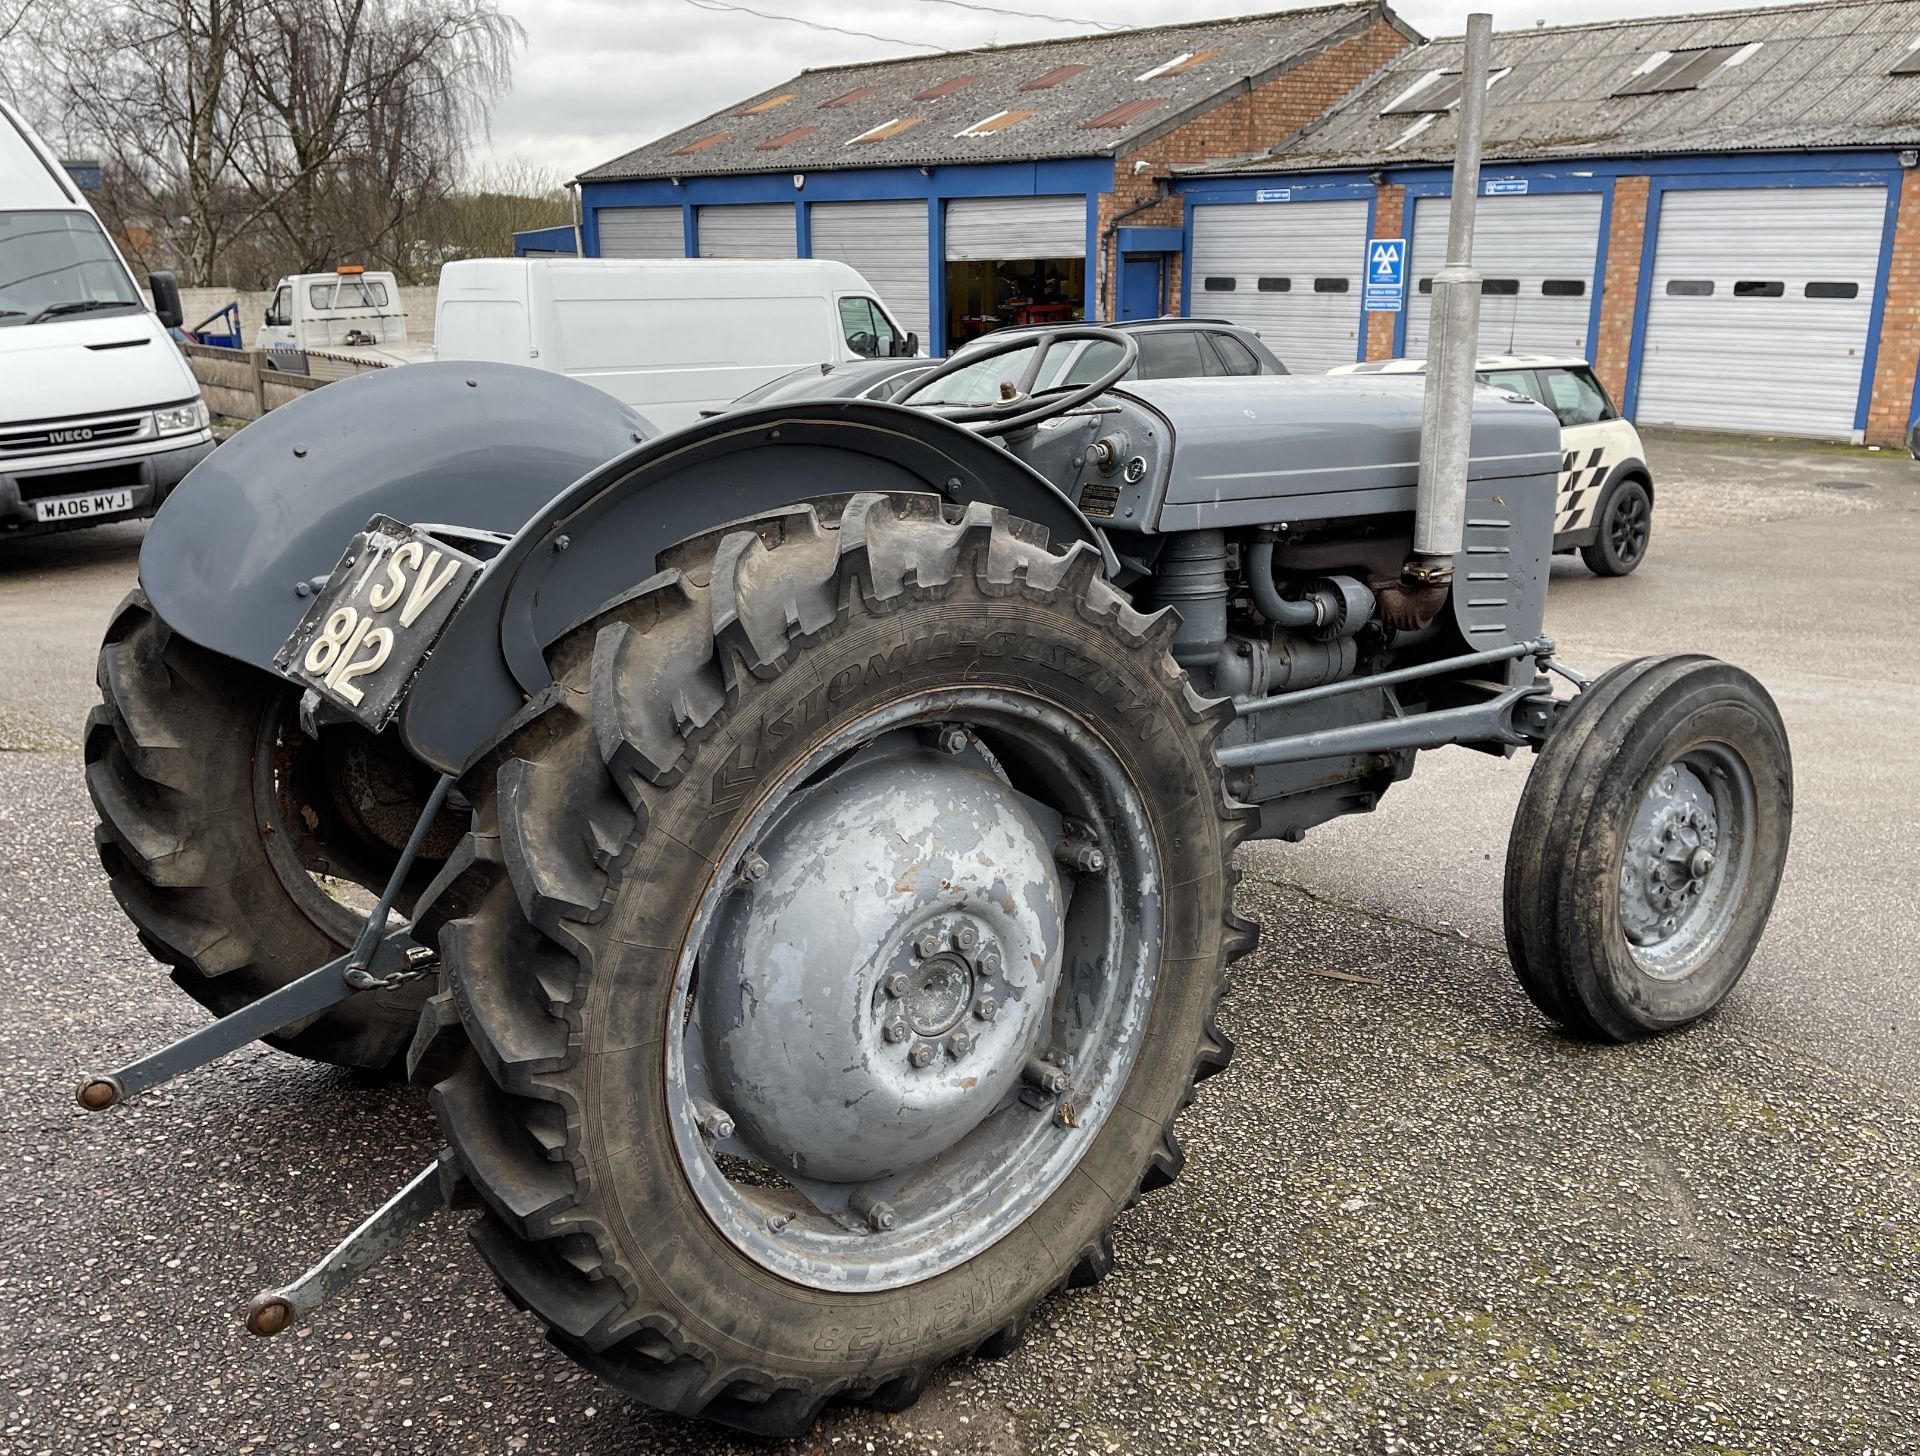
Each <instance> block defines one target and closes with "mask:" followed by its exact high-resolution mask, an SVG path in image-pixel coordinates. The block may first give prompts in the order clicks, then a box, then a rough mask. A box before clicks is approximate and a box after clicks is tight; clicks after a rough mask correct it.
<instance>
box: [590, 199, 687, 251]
mask: <svg viewBox="0 0 1920 1456" xmlns="http://www.w3.org/2000/svg"><path fill="white" fill-rule="evenodd" d="M594 216H595V219H596V221H598V223H599V225H600V256H601V257H603V258H684V257H686V256H687V228H686V221H685V219H684V218H683V217H682V216H681V212H680V209H679V208H677V207H603V208H600V209H599V210H598V211H597V212H596V213H595V214H594Z"/></svg>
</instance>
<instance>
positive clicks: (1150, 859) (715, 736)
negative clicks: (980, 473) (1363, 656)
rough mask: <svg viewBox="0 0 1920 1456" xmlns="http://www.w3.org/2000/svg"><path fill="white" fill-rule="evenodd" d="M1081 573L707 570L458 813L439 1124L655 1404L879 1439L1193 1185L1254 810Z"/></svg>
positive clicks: (935, 549)
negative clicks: (470, 869)
mask: <svg viewBox="0 0 1920 1456" xmlns="http://www.w3.org/2000/svg"><path fill="white" fill-rule="evenodd" d="M1099 564H1100V563H1099V556H1098V554H1097V553H1096V552H1094V551H1093V550H1092V549H1091V548H1090V547H1087V546H1079V547H1077V548H1075V549H1074V550H1071V551H1069V552H1067V553H1066V554H1064V555H1054V554H1052V553H1050V552H1049V551H1048V550H1047V549H1046V547H1045V545H1044V538H1043V537H1042V536H1041V535H1040V534H1039V533H1037V532H1036V531H1034V530H1033V529H1032V528H1030V527H1027V526H1025V525H1023V524H1021V523H1018V522H1015V521H1011V520H1009V519H1008V518H1007V517H1006V516H1005V514H1004V513H1001V512H997V511H991V510H989V509H987V508H986V507H984V506H976V507H972V508H969V509H968V510H967V511H966V512H965V513H964V516H962V515H959V514H957V513H953V512H951V511H947V510H943V507H942V504H941V502H940V501H939V499H938V498H937V497H931V496H855V497H853V498H852V500H851V501H850V503H848V504H847V505H846V506H845V509H844V512H843V513H842V514H840V515H839V517H838V519H837V521H836V520H835V519H834V518H833V516H832V515H831V514H829V513H828V510H827V507H826V506H825V505H823V506H822V507H821V508H820V509H818V510H816V509H815V508H813V507H811V506H801V507H798V508H795V509H792V510H790V511H785V512H781V513H778V514H776V515H774V516H770V517H765V518H760V519H756V520H754V521H751V522H747V523H743V524H742V525H739V526H735V527H732V528H728V529H726V530H724V531H722V532H716V533H714V535H712V536H711V537H708V538H704V539H701V540H696V541H693V542H689V543H686V544H685V545H683V546H681V547H679V548H676V551H675V553H673V557H672V567H671V569H669V570H667V571H665V572H663V573H662V574H660V575H658V576H656V577H654V578H652V579H651V580H649V581H648V582H646V583H644V584H642V585H641V586H640V587H639V588H637V589H636V590H634V591H633V592H631V593H629V594H628V595H627V596H626V597H624V598H623V599H621V600H619V601H618V602H616V603H614V604H612V605H610V606H609V607H608V608H607V609H606V610H604V611H603V612H602V613H600V614H599V616H598V617H596V618H594V619H592V620H590V621H589V622H587V623H586V624H585V625H583V626H582V627H580V628H579V629H577V630H576V631H575V632H573V633H572V634H571V635H569V636H568V637H566V638H563V639H562V640H561V641H560V642H559V643H558V644H556V646H555V648H554V649H553V651H552V653H551V656H550V666H551V667H552V670H553V672H554V676H555V683H554V686H553V687H552V688H551V689H550V690H549V691H548V692H547V693H545V694H544V695H542V696H541V697H539V698H537V699H536V700H535V701H534V702H533V703H531V704H530V705H529V706H528V708H527V709H526V711H525V712H523V713H522V715H521V716H520V718H519V719H518V720H517V721H516V723H515V724H514V725H512V727H511V728H510V730H509V731H508V733H507V734H506V735H505V737H504V738H503V740H502V741H501V742H500V744H499V745H498V747H497V749H496V750H494V751H493V753H492V754H491V756H490V757H489V758H488V759H487V760H486V761H484V762H483V763H482V764H481V765H480V766H479V767H478V768H476V769H475V770H474V771H473V772H472V773H471V774H470V775H469V779H468V785H469V792H470V795H471V797H472V799H473V803H474V812H475V821H474V826H473V843H474V844H475V846H476V847H477V848H476V854H475V862H476V864H477V865H478V866H480V867H481V869H482V871H483V878H484V877H485V875H486V874H490V875H491V882H490V884H487V885H485V886H482V887H480V888H478V889H476V891H475V893H476V895H477V897H478V898H477V899H476V901H475V902H474V903H475V909H474V912H473V913H472V914H471V915H470V916H468V917H467V918H464V919H459V920H454V921H452V922H450V923H449V924H448V925H447V927H446V928H445V930H444V931H443V933H442V936H441V948H442V952H443V955H444V957H445V961H446V966H447V977H448V982H447V989H446V991H445V993H444V994H443V996H442V997H440V998H436V1000H437V1002H438V1003H439V1004H437V1005H436V1006H435V1007H434V1008H433V1011H432V1014H430V1015H429V1016H428V1017H427V1018H426V1019H425V1020H424V1021H423V1028H424V1029H426V1031H427V1033H428V1034H427V1036H426V1040H427V1041H428V1042H432V1041H434V1040H436V1039H437V1038H438V1036H444V1035H445V1034H447V1033H448V1032H449V1030H450V1029H451V1027H452V1026H453V1024H454V1023H455V1020H456V1018H457V1024H458V1026H459V1027H460V1028H463V1029H464V1033H465V1037H466V1038H467V1039H470V1042H471V1047H470V1049H467V1050H463V1051H460V1052H457V1053H456V1055H455V1056H454V1057H453V1058H452V1059H451V1065H450V1069H449V1068H448V1065H447V1062H446V1061H445V1059H444V1048H443V1049H442V1050H441V1051H440V1052H437V1053H436V1059H440V1060H441V1061H442V1069H443V1072H444V1073H445V1074H444V1075H443V1076H442V1078H441V1080H440V1081H439V1082H438V1084H437V1085H436V1086H435V1088H434V1093H433V1101H434V1104H435V1107H436V1108H437V1110H438V1112H439V1115H440V1117H441V1119H442V1123H443V1125H444V1127H445V1129H446V1131H447V1133H448V1140H449V1143H450V1144H451V1147H452V1152H453V1157H454V1159H455V1161H456V1163H457V1165H458V1168H459V1170H460V1172H461V1173H462V1174H463V1175H464V1177H465V1178H466V1179H467V1180H468V1181H469V1182H470V1183H471V1184H472V1186H473V1187H474V1189H475V1190H476V1191H477V1192H478V1194H479V1196H480V1198H481V1200H482V1201H483V1204H484V1210H485V1211H484V1214H483V1217H482V1218H481V1220H480V1222H479V1223H478V1224H477V1225H476V1234H475V1237H476V1240H477V1242H478V1244H479V1246H480V1249H481V1251H482V1252H483V1254H484V1255H485V1256H486V1257H487V1259H488V1260H489V1261H490V1262H491V1264H492V1265H493V1268H494V1271H495V1272H496V1274H497V1275H498V1276H499V1278H500V1279H501V1281H502V1283H503V1285H504V1286H505V1287H506V1289H507V1291H508V1292H509V1294H511V1295H512V1297H513V1298H514V1299H515V1300H516V1301H517V1302H519V1303H520V1304H522V1305H523V1306H525V1307H527V1308H528V1309H530V1310H532V1311H533V1312H534V1313H535V1314H536V1315H537V1316H539V1317H540V1318H541V1319H542V1320H544V1321H545V1322H546V1323H547V1325H548V1326H549V1327H550V1330H551V1333H552V1336H553V1338H554V1339H555V1340H556V1341H557V1342H558V1343H559V1344H560V1346H561V1347H562V1348H564V1349H565V1350H567V1351H568V1352H569V1353H571V1354H572V1355H573V1356H574V1357H575V1358H577V1359H578V1360H580V1361H581V1362H582V1363H583V1364H585V1365H586V1366H588V1367H589V1368H591V1369H593V1370H595V1371H597V1372H598V1373H600V1374H601V1375H602V1376H604V1377H605V1378H607V1379H608V1380H610V1381H612V1382H613V1383H614V1384H616V1385H617V1386H619V1387H620V1388H622V1389H624V1390H626V1391H628V1392H629V1393H631V1394H633V1395H635V1396H637V1397H638V1398H640V1399H641V1400H644V1401H646V1402H648V1403H650V1404H652V1405H654V1406H657V1407H660V1408H663V1409H666V1410H670V1411H675V1412H679V1413H681V1414H685V1415H699V1416H705V1417H707V1418H710V1419H714V1420H718V1421H721V1422H724V1423H726V1424H729V1425H733V1426H736V1427H739V1428H743V1429H746V1430H751V1431H755V1432H759V1433H763V1434H772V1435H790V1434H793V1433H796V1432H799V1431H802V1430H804V1429H806V1427H807V1426H808V1425H809V1424H810V1423H811V1422H812V1421H813V1419H814V1417H815V1416H816V1415H817V1413H818V1412H819V1411H820V1409H821V1407H822V1406H823V1405H824V1404H825V1403H826V1402H827V1401H829V1400H832V1399H846V1400H857V1401H866V1402H869V1403H873V1404H878V1405H882V1406H885V1407H888V1408H898V1407H899V1406H901V1405H904V1404H906V1403H909V1402H911V1401H912V1400H913V1399H914V1398H915V1397H916V1396H917V1395H918V1393H919V1392H920V1390H921V1389H922V1387H923V1386H924V1384H925V1383H926V1381H927V1379H928V1377H929V1374H930V1372H931V1371H932V1370H933V1369H934V1368H935V1367H936V1366H938V1365H939V1364H940V1363H942V1362H943V1361H946V1360H948V1359H951V1358H953V1357H956V1356H959V1355H964V1354H969V1353H997V1352H1003V1351H1005V1350H1009V1349H1011V1348H1012V1347H1013V1346H1014V1345H1015V1344H1016V1343H1017V1342H1018V1340H1019V1338H1020V1334H1021V1331H1022V1329H1023V1327H1024V1325H1025V1322H1026V1320H1027V1318H1028V1315H1029V1312H1030V1311H1031V1310H1032V1309H1033V1307H1034V1305H1035V1304H1036V1303H1037V1302H1038V1301H1040V1300H1041V1299H1042V1298H1044V1297H1045V1296H1046V1295H1047V1293H1048V1292H1049V1291H1051V1290H1054V1289H1057V1288H1059V1287H1060V1286H1062V1285H1063V1284H1068V1283H1087V1282H1091V1281H1093V1280H1095V1279H1097V1278H1099V1277H1100V1276H1101V1275H1102V1274H1103V1273H1104V1272H1105V1271H1106V1269H1107V1268H1108V1266H1109V1265H1110V1263H1111V1261H1112V1252H1111V1245H1110V1242H1109V1229H1110V1227H1111V1225H1112V1223H1113V1220H1114V1218H1115V1217H1116V1216H1117V1215H1118V1214H1119V1213H1120V1212H1121V1210H1122V1209H1124V1208H1125V1207H1126V1206H1127V1205H1128V1204H1129V1203H1131V1202H1132V1200H1133V1199H1134V1198H1135V1197H1136V1196H1137V1195H1138V1193H1139V1192H1140V1191H1141V1190H1142V1189H1144V1188H1153V1187H1157V1186H1159V1185H1160V1184H1164V1183H1166V1182H1169V1181H1171V1179H1172V1178H1173V1177H1174V1175H1175V1173H1176V1172H1177V1171H1178V1169H1179V1166H1180V1162H1181V1152H1180V1147H1179V1144H1178V1143H1177V1142H1176V1141H1175V1138H1174V1134H1173V1122H1174V1119H1175V1117H1176V1115H1177V1114H1178V1113H1179V1111H1180V1109H1181V1108H1182V1107H1184V1106H1185V1105H1186V1103H1187V1101H1188V1099H1189V1098H1190V1096H1191V1095H1192V1087H1193V1083H1194V1082H1195V1080H1196V1079H1197V1078H1199V1077H1203V1076H1205V1075H1207V1074H1208V1073H1209V1072H1211V1071H1214V1070H1217V1069H1218V1068H1220V1067H1221V1066H1223V1065H1225V1062H1226V1060H1227V1056H1228V1052H1229V1047H1228V1044H1227V1042H1226V1039H1225V1038H1224V1037H1223V1036H1222V1035H1221V1034H1220V1032H1219V1031H1218V1030H1217V1029H1216V1027H1215V1025H1214V1012H1215V1008H1216V1006H1217V1004H1218V1002H1219V999H1220V996H1221V994H1222V991H1223V989H1224V972H1225V967H1226V964H1227V962H1228V961H1229V960H1230V959H1231V958H1232V957H1233V956H1235V955H1237V954H1239V953H1240V952H1242V951H1244V950H1245V949H1246V948H1248V947H1249V946H1250V945H1251V943H1252V936H1251V929H1250V927H1249V926H1248V925H1247V924H1246V923H1245V922H1243V921H1241V920H1239V919H1237V918H1236V917H1235V916H1234V914H1233V912H1232V908H1231V898H1232V887H1233V875H1232V872H1231V871H1230V869H1229V866H1228V858H1229V855H1230V852H1231V849H1232V847H1233V844H1234V843H1235V842H1236V840H1237V839H1238V838H1239V837H1240V836H1241V835H1242V834H1243V833H1244V832H1245V823H1244V818H1245V814H1246V811H1244V810H1242V809H1239V808H1236V807H1234V806H1232V805H1230V803H1229V802H1228V800H1227V799H1226V797H1225V794H1224V791H1223V788H1222V782H1221V777H1220V772H1219V769H1218V767H1217V765H1216V764H1215V763H1214V761H1213V755H1212V744H1213V739H1214V737H1215V735H1216V734H1217V732H1218V730H1219V726H1220V723H1221V721H1222V718H1223V716H1224V715H1223V711H1222V710H1221V709H1220V708H1219V707H1217V706H1208V705H1205V704H1204V703H1203V702H1202V700H1200V699H1199V698H1197V697H1196V696H1195V695H1194V694H1193V692H1192V690H1191V689H1190V688H1189V687H1188V686H1187V684H1186V682H1185V680H1184V678H1183V676H1182V674H1181V673H1180V671H1179V669H1178V668H1177V667H1176V666H1175V664H1174V663H1173V662H1172V660H1171V658H1170V657H1169V655H1168V651H1167V646H1168V640H1169V637H1170V633H1171V627H1172V622H1171V619H1170V618H1164V617H1163V618H1160V619H1150V618H1147V617H1143V616H1141V615H1139V614H1138V613H1136V612H1134V611H1133V610H1132V609H1131V608H1130V607H1129V606H1128V605H1127V604H1126V602H1125V600H1124V598H1122V597H1121V595H1120V594H1119V593H1118V592H1117V591H1115V590H1114V589H1113V588H1112V587H1111V586H1110V585H1109V584H1108V583H1107V582H1106V580H1105V579H1104V578H1103V577H1102V576H1101V575H1100V570H1099ZM454 1034H455V1035H458V1033H457V1032H455V1033H454Z"/></svg>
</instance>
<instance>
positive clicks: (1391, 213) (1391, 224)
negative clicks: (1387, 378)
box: [1367, 183, 1412, 359]
mask: <svg viewBox="0 0 1920 1456" xmlns="http://www.w3.org/2000/svg"><path fill="white" fill-rule="evenodd" d="M1406 208H1407V189H1406V188H1404V187H1400V186H1396V185H1393V184H1391V183H1390V184H1388V185H1386V186H1384V187H1377V188H1375V189H1374V198H1373V236H1374V237H1376V238H1406V237H1408V232H1407V229H1406V227H1405V226H1404V225H1403V224H1404V222H1405V220H1406V215H1407V214H1406ZM1408 242H1409V244H1411V242H1412V239H1411V238H1408ZM1406 266H1408V267H1411V266H1412V264H1411V261H1409V262H1408V264H1407V265H1406ZM1400 306H1401V307H1402V308H1404V307H1406V300H1404V299H1403V300H1402V301H1401V305H1400ZM1399 321H1400V315H1399V314H1397V313H1370V314H1368V315H1367V358H1368V359H1391V358H1392V357H1393V331H1394V326H1395V325H1396V324H1397V323H1398V322H1399Z"/></svg>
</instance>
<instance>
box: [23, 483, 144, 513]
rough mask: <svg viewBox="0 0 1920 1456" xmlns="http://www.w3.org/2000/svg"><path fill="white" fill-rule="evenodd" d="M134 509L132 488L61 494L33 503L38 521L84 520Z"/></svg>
mask: <svg viewBox="0 0 1920 1456" xmlns="http://www.w3.org/2000/svg"><path fill="white" fill-rule="evenodd" d="M132 509H133V492H132V491H131V490H96V491H95V492H93V494H91V495H60V496H55V497H54V498H53V499H52V500H37V501H35V502H34V503H33V518H34V519H35V520H36V521H84V520H90V519H91V518H93V517H94V516H111V515H113V514H114V513H115V512H117V511H130V510H132Z"/></svg>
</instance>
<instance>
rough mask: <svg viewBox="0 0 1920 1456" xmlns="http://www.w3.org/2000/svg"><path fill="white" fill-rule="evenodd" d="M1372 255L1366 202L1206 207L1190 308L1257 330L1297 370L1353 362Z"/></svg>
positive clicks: (1198, 213) (1198, 229)
mask: <svg viewBox="0 0 1920 1456" xmlns="http://www.w3.org/2000/svg"><path fill="white" fill-rule="evenodd" d="M1366 253H1367V204H1366V203H1365V202H1364V201H1362V200H1360V199H1354V200H1351V201H1340V202H1246V203H1239V202H1235V203H1206V204H1202V205H1200V206H1197V207H1195V208H1194V209H1193V278H1192V280H1191V282H1190V284H1189V287H1188V309H1189V312H1191V313H1193V314H1194V315H1196V316H1204V317H1207V318H1227V319H1232V320H1233V321H1234V322H1235V323H1237V324H1244V325H1245V326H1246V327H1248V328H1250V329H1253V330H1255V331H1256V332H1257V333H1258V334H1259V335H1260V338H1261V340H1262V341H1263V342H1264V343H1265V344H1266V346H1267V347H1268V348H1269V349H1271V350H1273V352H1274V353H1276V354H1278V355H1279V356H1280V358H1281V360H1282V361H1283V362H1284V363H1285V364H1286V366H1287V368H1289V369H1291V370H1293V371H1294V372H1295V373H1296V374H1317V373H1320V372H1322V371H1324V370H1327V369H1331V368H1333V366H1334V365H1336V364H1351V363H1353V361H1354V359H1355V358H1356V357H1358V353H1359V348H1360V296H1361V272H1362V269H1363V268H1364V267H1365V264H1366Z"/></svg>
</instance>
